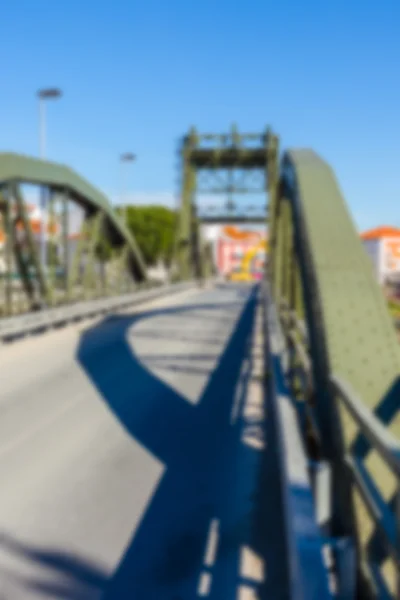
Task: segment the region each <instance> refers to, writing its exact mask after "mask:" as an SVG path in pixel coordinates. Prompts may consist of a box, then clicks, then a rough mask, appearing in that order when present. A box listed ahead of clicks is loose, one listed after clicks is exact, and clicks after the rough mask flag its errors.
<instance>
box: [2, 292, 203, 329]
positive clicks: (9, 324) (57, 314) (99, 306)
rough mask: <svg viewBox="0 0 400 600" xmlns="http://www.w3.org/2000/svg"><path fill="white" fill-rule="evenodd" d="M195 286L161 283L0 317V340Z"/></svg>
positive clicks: (119, 308)
mask: <svg viewBox="0 0 400 600" xmlns="http://www.w3.org/2000/svg"><path fill="white" fill-rule="evenodd" d="M196 285H197V282H196V281H186V282H184V283H176V284H170V285H162V286H157V287H154V288H151V289H146V290H138V291H136V292H133V293H130V294H125V295H123V296H114V297H109V298H99V299H96V300H89V301H83V302H78V303H76V304H71V305H67V306H62V307H57V308H49V309H45V310H41V311H38V312H34V313H29V314H24V315H18V316H15V317H6V318H4V319H0V340H3V341H6V340H9V339H12V338H15V337H18V336H22V335H27V334H30V333H34V332H37V331H41V330H46V329H50V328H52V327H57V326H61V325H66V324H68V323H69V322H73V321H76V320H78V319H79V320H80V319H85V318H91V317H95V316H97V315H101V314H107V313H109V312H112V311H116V310H121V309H123V308H127V307H128V306H135V305H137V304H142V303H144V302H150V301H151V300H155V299H157V298H161V297H163V296H166V295H169V294H174V293H178V292H181V291H182V292H183V291H185V290H188V289H190V288H192V287H194V286H196Z"/></svg>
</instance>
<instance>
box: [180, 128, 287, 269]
mask: <svg viewBox="0 0 400 600" xmlns="http://www.w3.org/2000/svg"><path fill="white" fill-rule="evenodd" d="M210 142H212V143H213V145H212V147H209V143H210ZM254 142H257V144H255V143H254ZM206 145H208V147H206ZM181 162H182V190H181V205H180V210H179V223H178V228H177V244H176V245H177V248H176V256H177V263H178V269H179V273H180V277H181V279H186V278H188V277H190V276H193V275H194V276H196V277H200V278H201V276H202V273H204V265H202V264H201V263H202V261H203V259H204V253H203V252H202V250H201V248H200V244H199V233H198V227H199V225H200V224H201V223H224V222H231V223H266V220H267V215H266V214H265V215H263V214H256V215H252V214H251V210H250V209H251V207H250V208H249V210H248V211H247V212H244V214H243V216H242V215H241V214H240V215H239V214H235V210H234V208H235V207H234V202H233V200H232V198H233V195H234V194H239V193H240V194H245V193H260V192H262V193H264V192H265V190H266V183H265V181H266V179H267V175H269V173H273V172H274V164H275V163H276V165H277V139H276V137H275V136H273V135H272V134H271V133H270V132H269V131H268V130H267V132H266V133H260V134H246V133H245V134H239V132H238V130H237V128H236V126H233V127H232V129H231V132H230V133H227V134H221V135H220V134H198V133H197V131H196V129H194V128H192V129H191V130H190V132H189V134H188V135H187V136H186V137H185V138H184V141H183V145H182V149H181ZM269 162H271V165H272V166H271V165H270V164H269ZM276 165H275V166H276ZM225 170H227V173H225ZM200 172H201V175H202V176H204V174H206V175H208V176H209V178H210V182H209V183H210V185H207V186H205V185H204V182H203V183H202V182H201V181H200V177H199V175H200ZM238 173H239V179H237V178H236V179H235V177H236V175H237V174H238ZM254 173H256V174H257V173H258V174H260V175H261V178H262V182H261V184H259V185H258V186H257V187H255V185H254V181H253V182H252V180H251V176H252V175H253V176H254ZM274 181H275V180H274V178H273V177H272V176H271V182H272V184H274ZM195 193H207V194H215V193H218V194H225V195H226V196H227V203H226V206H224V207H223V209H222V210H221V211H219V212H218V211H217V212H218V214H215V212H214V213H213V214H211V213H210V214H208V215H204V214H203V212H200V211H199V210H198V209H197V207H196V205H195ZM264 208H265V207H264ZM259 212H260V211H259Z"/></svg>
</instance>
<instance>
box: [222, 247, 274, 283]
mask: <svg viewBox="0 0 400 600" xmlns="http://www.w3.org/2000/svg"><path fill="white" fill-rule="evenodd" d="M260 250H264V251H265V252H266V251H267V241H266V240H260V241H259V242H258V244H255V246H253V247H252V248H250V250H248V251H247V252H246V254H245V255H244V257H243V260H242V264H241V265H240V267H239V269H238V270H235V271H233V272H232V273H231V274H230V277H229V279H230V280H231V281H254V279H256V277H255V276H254V274H253V273H252V272H251V264H252V261H253V260H254V258H255V256H256V255H257V254H258V253H259V252H260Z"/></svg>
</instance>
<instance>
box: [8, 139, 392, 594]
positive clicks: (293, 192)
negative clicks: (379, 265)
mask: <svg viewBox="0 0 400 600" xmlns="http://www.w3.org/2000/svg"><path fill="white" fill-rule="evenodd" d="M181 161H182V165H181V166H182V182H181V184H182V191H181V206H180V210H179V215H178V217H179V218H178V223H177V232H176V257H177V263H178V274H179V278H180V279H182V280H187V279H190V278H193V277H198V278H204V277H208V276H209V275H210V274H211V272H212V256H211V248H210V246H209V245H208V244H206V243H205V242H204V240H202V238H201V232H200V225H201V223H202V222H221V221H222V220H223V221H224V222H227V221H228V222H229V221H230V222H251V221H253V222H257V223H261V222H262V223H265V225H266V226H267V218H268V228H269V252H270V257H269V261H268V265H269V266H268V273H266V281H265V288H266V289H267V290H268V297H269V304H270V305H272V306H273V307H274V309H275V311H276V312H277V314H278V316H279V327H280V333H281V337H282V348H281V351H280V354H281V360H282V365H283V367H284V382H283V384H284V386H286V388H287V390H288V391H289V395H290V398H291V399H292V401H293V405H294V406H295V408H296V411H297V415H298V421H299V423H300V424H301V427H302V430H303V438H304V444H305V447H306V448H307V452H308V457H309V465H310V472H311V474H312V478H313V482H314V489H315V502H316V505H317V507H318V508H319V509H321V510H323V512H324V513H325V515H326V518H325V520H324V523H323V524H322V534H323V538H324V540H325V541H326V544H327V545H328V546H329V547H330V550H331V552H332V556H333V562H334V563H335V566H336V574H337V583H338V587H339V591H340V594H341V596H340V598H343V599H344V598H351V597H357V598H367V599H373V598H385V599H386V598H399V597H400V576H399V573H400V544H399V531H400V491H399V480H400V443H399V441H398V439H399V436H400V418H399V417H400V411H399V397H400V384H399V372H400V348H399V344H398V339H397V336H396V332H395V330H394V327H393V323H392V320H391V317H390V315H389V312H388V309H387V306H386V303H385V300H384V297H383V295H382V291H381V290H380V288H379V286H378V283H377V282H376V281H375V279H374V274H373V271H372V268H371V265H370V262H369V258H368V256H367V255H366V253H365V251H364V249H363V247H362V244H361V241H360V239H359V236H358V233H357V231H356V228H355V227H354V225H353V223H352V220H351V217H350V215H349V213H348V211H347V208H346V205H345V201H344V199H343V197H342V195H341V192H340V189H339V187H338V184H337V182H336V180H335V177H334V175H333V173H332V171H331V169H330V168H329V166H328V165H327V164H326V163H325V162H324V161H323V160H321V159H320V158H319V157H318V156H317V155H316V154H315V153H314V152H312V151H309V150H298V151H288V152H286V153H284V154H283V155H282V156H280V154H279V142H278V138H277V136H276V135H275V134H274V133H273V132H272V131H271V130H266V131H265V133H264V134H261V135H253V134H248V135H246V134H243V135H239V134H238V133H237V131H236V129H233V130H232V131H231V133H230V134H229V135H215V136H214V135H199V134H198V133H197V132H196V131H195V130H194V129H193V130H191V131H190V133H189V134H188V135H187V136H186V137H185V138H184V140H183V143H182V148H181ZM25 184H30V185H32V184H33V185H36V186H40V187H41V188H45V190H46V194H47V195H48V198H49V212H50V216H51V215H52V214H54V215H55V214H57V215H59V216H60V219H61V234H60V235H61V241H62V247H63V252H62V253H61V255H60V256H58V257H57V262H56V261H55V260H53V259H52V258H51V254H50V256H49V258H48V261H47V263H46V264H45V265H43V262H42V261H41V258H40V253H39V248H38V245H37V240H36V239H35V237H34V232H33V231H32V227H31V223H30V220H29V216H28V214H27V201H26V199H25V198H24V185H25ZM196 191H197V192H199V193H205V194H225V195H226V196H227V202H226V204H225V205H223V206H222V205H221V206H220V207H219V208H218V207H217V209H215V208H214V209H213V210H211V211H210V214H208V215H204V214H203V215H202V214H201V212H200V211H199V207H198V206H197V204H196V200H195V194H196ZM242 193H251V194H258V193H264V194H266V193H267V194H268V211H267V209H266V206H263V208H262V211H260V213H258V214H256V211H255V209H254V210H253V208H252V209H251V210H250V208H249V209H248V210H247V213H246V214H238V211H237V207H236V206H235V204H234V198H235V196H236V195H238V194H242ZM72 206H74V207H79V208H80V209H81V211H82V214H83V222H82V228H81V231H80V235H79V236H78V239H77V243H76V246H75V247H74V251H73V252H72V253H71V252H70V246H69V239H70V235H69V234H70V224H69V215H70V209H71V207H72ZM245 212H246V211H245ZM211 213H213V214H212V215H211ZM267 213H268V217H267ZM0 217H1V223H2V229H3V239H4V247H3V259H4V264H5V269H4V271H3V272H2V275H1V280H0V294H1V299H2V300H1V302H0V307H1V316H10V315H12V314H13V313H15V312H24V311H25V312H27V311H28V312H29V311H32V310H35V309H39V308H42V307H43V306H47V307H52V306H57V305H59V304H67V303H74V302H76V301H78V300H82V299H93V298H97V297H101V296H107V295H120V294H123V293H125V292H128V291H132V290H134V289H135V290H136V289H138V287H143V286H144V285H145V284H146V279H147V276H146V266H145V264H144V260H143V258H142V256H141V253H140V250H139V248H138V246H137V244H136V242H135V239H134V238H133V236H132V235H131V234H130V232H129V230H128V229H127V227H126V226H125V224H124V223H123V222H122V220H121V219H120V218H119V216H118V215H117V214H116V213H115V212H114V211H113V209H112V208H111V206H110V204H109V203H108V201H107V199H106V198H105V197H104V196H103V195H102V194H101V193H100V192H99V191H98V190H96V189H95V188H94V187H92V186H91V185H90V184H89V183H88V182H86V181H85V180H84V179H83V178H81V177H80V176H79V175H78V174H77V173H75V172H74V171H72V170H71V169H69V168H67V167H64V166H62V165H57V164H54V163H49V162H45V161H40V160H36V159H33V158H28V157H24V156H19V155H14V154H0ZM14 273H17V274H18V284H16V283H15V281H14V279H13V274H14ZM269 291H270V293H269ZM268 310H270V308H268ZM268 351H270V352H271V348H267V352H268ZM273 377H274V376H273V375H271V373H269V379H268V384H267V385H268V391H269V393H271V394H277V390H278V389H279V386H281V387H282V382H277V381H274V379H273ZM278 384H279V385H278ZM278 399H279V398H278ZM322 471H325V472H326V473H328V475H329V477H328V479H327V480H322V479H321V478H320V476H319V474H320V472H322ZM324 481H325V483H324ZM288 527H290V524H288ZM354 590H356V593H353V592H354Z"/></svg>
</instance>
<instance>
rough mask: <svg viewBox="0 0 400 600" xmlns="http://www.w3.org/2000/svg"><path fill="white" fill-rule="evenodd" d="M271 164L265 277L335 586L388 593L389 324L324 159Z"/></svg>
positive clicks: (395, 478)
mask: <svg viewBox="0 0 400 600" xmlns="http://www.w3.org/2000/svg"><path fill="white" fill-rule="evenodd" d="M275 175H276V172H274V182H273V184H272V186H271V190H270V247H271V256H270V274H269V281H270V285H271V288H272V293H273V299H274V304H275V306H276V307H277V310H278V312H279V315H280V322H281V326H282V332H283V336H284V354H285V361H286V363H285V364H286V378H287V385H288V387H289V389H290V393H291V397H292V398H293V401H294V402H295V406H296V408H297V410H298V414H299V419H300V421H301V422H302V424H303V431H304V439H305V440H306V445H307V447H308V453H309V457H310V460H311V463H310V464H312V465H313V467H312V472H313V473H315V474H318V472H320V471H321V469H322V468H325V467H327V469H328V473H329V475H330V484H329V485H328V484H320V483H318V475H315V488H316V489H317V494H316V495H317V497H316V502H317V506H318V505H319V506H320V508H321V505H322V510H323V512H325V513H327V514H328V515H329V516H328V517H327V518H326V520H325V523H324V530H323V533H324V535H325V536H326V539H327V540H330V544H331V547H332V548H333V554H334V556H335V557H336V566H337V573H338V578H339V589H340V593H341V594H342V595H340V597H341V598H342V597H343V598H345V597H346V598H347V597H349V598H353V597H356V598H399V597H400V546H399V542H398V540H399V538H398V537H397V536H398V533H396V531H397V532H398V531H399V522H400V511H399V507H400V503H399V502H400V491H399V477H400V444H399V441H398V439H399V435H400V420H399V416H400V412H399V406H400V404H399V397H400V387H399V385H400V384H399V371H400V348H399V343H398V338H397V334H396V332H395V329H394V327H393V322H392V319H391V317H390V315H389V311H388V308H387V305H386V302H385V299H384V297H383V294H382V291H381V289H380V288H379V286H378V284H377V282H376V280H375V276H374V273H373V270H372V268H371V264H370V259H369V257H368V256H367V254H366V252H365V250H364V248H363V247H362V244H361V241H360V239H359V235H358V233H357V231H356V228H355V226H354V225H353V222H352V220H351V217H350V215H349V213H348V211H347V208H346V205H345V202H344V199H343V197H342V194H341V192H340V189H339V187H338V184H337V182H336V180H335V177H334V175H333V173H332V171H331V169H330V168H329V166H328V165H327V164H326V163H325V162H324V161H323V160H321V159H320V158H319V157H318V156H317V155H316V154H315V153H314V152H312V151H309V150H300V151H289V152H286V153H285V154H284V155H283V157H282V161H281V167H280V172H279V177H277V178H275ZM396 540H397V541H396ZM339 549H341V550H340V551H339ZM355 590H356V592H355Z"/></svg>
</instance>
